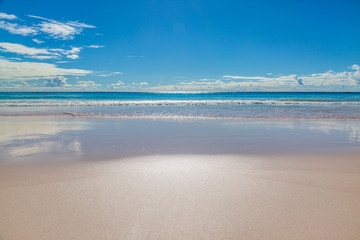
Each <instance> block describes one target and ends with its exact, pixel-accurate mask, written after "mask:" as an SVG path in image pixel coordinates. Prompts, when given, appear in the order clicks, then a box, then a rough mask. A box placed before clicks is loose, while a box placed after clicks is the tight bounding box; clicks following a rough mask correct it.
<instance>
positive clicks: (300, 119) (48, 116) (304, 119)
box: [0, 112, 360, 121]
mask: <svg viewBox="0 0 360 240" xmlns="http://www.w3.org/2000/svg"><path fill="white" fill-rule="evenodd" d="M10 117H16V118H21V117H34V118H36V117H41V118H42V117H44V118H89V119H92V118H93V119H138V120H178V119H179V120H182V119H184V120H265V121H266V120H269V121H271V120H280V121H292V120H294V121H307V120H308V121H317V120H318V121H327V120H329V121H337V120H340V121H343V120H344V121H346V120H349V121H353V120H360V117H336V118H335V117H328V118H308V117H304V118H286V117H254V118H248V117H206V116H126V115H125V116H105V115H102V116H101V115H98V116H96V115H85V114H83V115H82V114H76V113H68V112H64V113H62V114H0V118H10Z"/></svg>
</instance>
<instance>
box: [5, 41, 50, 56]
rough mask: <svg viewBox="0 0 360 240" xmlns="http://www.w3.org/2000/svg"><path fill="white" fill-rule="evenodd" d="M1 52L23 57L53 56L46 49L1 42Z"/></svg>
mask: <svg viewBox="0 0 360 240" xmlns="http://www.w3.org/2000/svg"><path fill="white" fill-rule="evenodd" d="M0 51H2V52H11V53H17V54H22V55H30V56H35V55H51V53H50V52H49V51H48V50H46V49H44V48H32V47H27V46H24V45H22V44H16V43H6V42H0Z"/></svg>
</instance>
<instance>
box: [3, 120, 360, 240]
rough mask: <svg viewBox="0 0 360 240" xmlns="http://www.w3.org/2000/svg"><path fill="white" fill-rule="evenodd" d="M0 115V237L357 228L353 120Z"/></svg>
mask: <svg viewBox="0 0 360 240" xmlns="http://www.w3.org/2000/svg"><path fill="white" fill-rule="evenodd" d="M0 122H1V125H0V129H1V130H2V132H1V134H0V140H1V141H0V158H1V160H2V161H0V239H1V240H9V239H11V240H17V239H19V240H20V239H21V240H22V239H29V240H32V239H34V240H42V239H55V240H57V239H59V240H60V239H61V240H63V239H81V240H82V239H84V240H85V239H86V240H89V239H216V240H217V239H269V240H272V239H274V240H275V239H276V240H279V239H326V240H329V239H330V240H331V239H347V240H351V239H354V240H355V239H359V236H360V227H359V226H360V161H359V159H360V152H359V151H358V149H359V148H357V147H358V146H359V142H360V141H359V133H360V132H359V131H358V129H359V122H356V121H353V122H346V121H345V122H341V121H327V122H311V121H310V122H309V121H304V122H292V121H284V122H269V121H260V122H256V121H240V122H238V121H235V122H234V121H232V122H229V121H219V122H204V121H199V122H166V121H165V122H159V121H139V122H136V121H119V120H111V121H107V120H91V119H89V120H84V119H81V120H78V119H46V118H42V119H35V118H31V119H30V120H29V119H26V120H24V119H22V118H6V119H5V118H3V119H0ZM162 129H165V130H163V131H162Z"/></svg>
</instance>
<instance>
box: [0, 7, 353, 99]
mask: <svg viewBox="0 0 360 240" xmlns="http://www.w3.org/2000/svg"><path fill="white" fill-rule="evenodd" d="M359 12H360V1H358V0H354V1H352V0H351V1H350V0H342V1H339V0H337V1H331V0H327V1H322V0H318V1H315V0H312V1H308V0H302V1H298V0H294V1H288V0H287V1H280V0H272V1H269V0H267V1H266V0H252V1H250V0H249V1H242V0H238V1H227V0H222V1H215V0H133V1H120V0H102V1H88V0H62V1H48V0H0V91H51V92H52V91H150V92H187V91H189V92H218V91H360V66H359V65H360V31H359V29H360V14H359Z"/></svg>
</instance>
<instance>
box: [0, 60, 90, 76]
mask: <svg viewBox="0 0 360 240" xmlns="http://www.w3.org/2000/svg"><path fill="white" fill-rule="evenodd" d="M91 73H92V71H90V70H82V69H65V68H59V67H57V66H56V65H55V64H49V63H38V62H14V61H9V60H7V59H3V58H0V80H5V81H23V80H32V79H45V78H50V77H57V76H70V75H72V76H85V75H88V74H91Z"/></svg>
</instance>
